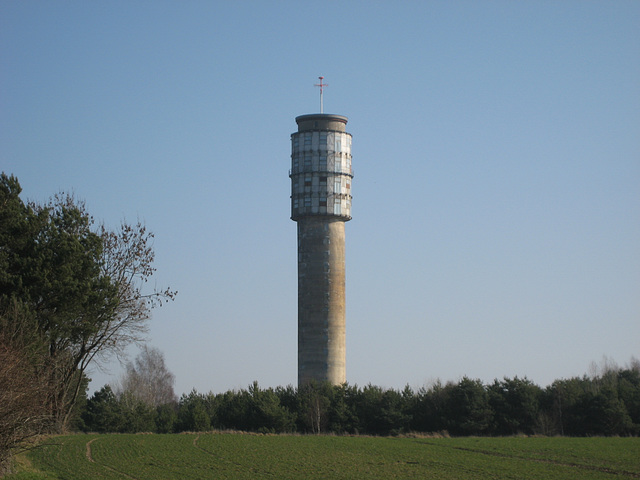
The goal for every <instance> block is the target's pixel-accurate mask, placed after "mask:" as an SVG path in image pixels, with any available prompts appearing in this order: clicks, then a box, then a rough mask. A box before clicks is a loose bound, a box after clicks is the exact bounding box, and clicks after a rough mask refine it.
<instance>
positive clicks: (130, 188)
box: [0, 1, 640, 393]
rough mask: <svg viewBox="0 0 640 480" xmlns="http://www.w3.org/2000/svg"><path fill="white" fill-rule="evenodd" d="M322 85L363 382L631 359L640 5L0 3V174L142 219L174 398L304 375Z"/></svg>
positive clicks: (543, 372)
mask: <svg viewBox="0 0 640 480" xmlns="http://www.w3.org/2000/svg"><path fill="white" fill-rule="evenodd" d="M320 75H323V76H324V77H325V81H326V82H327V83H328V84H329V86H328V87H327V88H326V89H325V95H324V111H325V112H327V113H336V114H341V115H345V116H347V117H349V123H348V125H347V130H348V131H349V132H350V133H351V134H352V135H353V168H354V173H355V178H354V181H353V196H354V198H353V212H352V213H353V220H352V221H350V222H349V223H348V224H347V225H346V235H347V243H346V245H347V378H348V381H349V382H350V383H351V384H359V385H363V384H367V383H369V382H371V383H373V384H377V385H381V386H386V387H396V388H401V387H403V386H404V385H406V384H409V385H411V386H413V387H420V386H422V385H425V384H428V383H429V382H430V381H432V380H434V379H436V378H440V379H442V380H444V381H446V380H457V379H459V378H461V377H462V376H463V375H467V376H470V377H473V378H480V379H481V380H483V381H486V382H491V381H492V380H493V379H494V378H502V377H503V376H509V377H513V376H515V375H518V376H520V377H522V376H527V377H529V378H530V379H532V380H533V381H535V382H536V383H538V384H540V385H541V386H546V385H547V384H549V383H551V382H552V381H553V380H554V379H557V378H566V377H570V376H574V375H582V374H584V373H587V372H588V369H589V365H590V363H591V362H592V361H596V362H598V361H600V360H601V359H602V357H603V356H607V357H609V358H610V359H612V360H614V361H616V362H618V363H619V364H621V365H624V364H625V363H626V362H628V361H629V360H630V359H631V357H632V356H635V357H640V188H639V187H640V3H639V2H636V1H616V2H609V1H599V2H592V1H564V2H556V1H535V2H534V1H531V2H527V1H523V2H511V1H508V2H507V1H505V2H501V1H485V2H475V1H473V2H471V1H461V2H444V1H442V2H440V1H438V2H435V1H433V2H426V1H425V2H417V1H416V2H412V1H407V2H400V3H398V2H379V1H371V2H364V1H362V2H358V1H354V2H334V1H327V2H324V3H318V2H299V1H298V2H284V1H280V2H257V1H242V2H196V1H189V2H166V1H153V2H151V1H137V2H129V1H126V2H125V1H112V2H79V1H72V2H61V1H53V2H45V1H26V2H19V1H5V2H1V3H0V170H3V171H5V172H7V173H13V174H15V175H16V176H17V177H18V179H19V180H20V182H21V184H22V186H23V197H24V199H25V200H26V199H30V200H35V201H40V202H44V201H45V200H46V199H47V198H48V197H49V196H51V195H52V194H54V193H56V192H58V191H60V190H65V191H73V192H75V194H76V196H77V197H79V198H81V199H84V200H85V201H86V203H87V207H88V209H89V210H90V212H91V213H92V214H93V215H94V216H95V217H96V218H97V219H98V220H100V221H103V222H104V223H106V224H107V225H108V226H113V227H115V226H117V225H118V224H119V222H120V221H121V220H122V219H126V220H127V221H129V222H135V221H136V220H137V219H141V220H143V221H144V222H145V223H146V225H147V227H148V228H149V229H150V230H152V231H153V232H155V234H156V238H155V250H156V267H157V269H158V271H157V275H156V278H155V279H154V282H157V284H158V286H165V285H170V286H171V287H172V288H174V289H177V290H178V291H179V295H178V297H177V299H176V301H175V302H174V303H172V304H169V305H168V306H165V307H163V308H161V309H159V310H155V311H154V314H153V318H152V320H151V321H150V334H149V343H150V344H151V345H153V346H155V347H158V348H160V349H161V350H162V351H163V352H164V354H165V357H166V361H167V364H168V366H169V368H170V369H171V370H172V371H173V372H174V373H175V375H176V377H177V380H176V390H177V391H178V393H182V392H188V391H190V390H191V389H192V388H196V389H197V390H198V391H204V392H206V391H209V390H212V391H214V392H220V391H225V390H227V389H231V388H244V387H246V386H247V385H248V384H249V383H251V382H252V381H253V380H257V381H258V382H259V383H260V384H261V385H262V386H277V385H287V384H295V382H296V371H297V365H296V361H297V353H296V352H297V333H296V328H297V311H296V309H297V303H296V302H297V293H296V289H297V283H296V282H297V277H296V229H295V224H294V222H292V221H291V220H290V219H289V213H290V212H289V194H290V184H289V178H288V175H287V172H288V169H289V168H290V141H289V135H290V134H291V133H292V132H294V131H295V130H296V124H295V120H294V119H295V117H296V116H297V115H301V114H306V113H316V112H318V111H319V94H318V90H317V88H314V86H313V85H314V83H317V77H318V76H320ZM135 354H136V350H135V349H131V355H132V356H135ZM120 372H121V367H120V366H119V364H118V363H117V362H115V361H114V362H112V363H110V364H108V365H106V371H95V372H93V375H92V377H93V379H94V381H93V383H92V389H97V388H99V387H101V386H102V385H103V384H104V383H107V382H112V381H113V380H114V379H115V378H117V376H118V375H119V374H120Z"/></svg>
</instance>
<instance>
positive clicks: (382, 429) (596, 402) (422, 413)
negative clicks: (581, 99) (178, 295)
mask: <svg viewBox="0 0 640 480" xmlns="http://www.w3.org/2000/svg"><path fill="white" fill-rule="evenodd" d="M77 427H78V428H79V429H80V430H82V431H86V432H121V433H134V432H157V433H177V432H186V431H208V430H212V429H221V430H240V431H251V432H260V433H293V432H297V433H335V434H356V435H357V434H366V435H399V434H406V433H410V432H440V433H443V434H449V435H517V434H526V435H533V434H540V435H572V436H591V435H638V434H639V433H640V362H638V361H637V360H632V362H631V365H630V366H629V367H627V368H610V369H608V370H607V371H605V372H603V373H602V374H599V375H596V376H586V375H585V376H583V377H576V378H571V379H564V380H556V381H555V382H553V383H552V384H551V385H549V386H548V387H546V388H541V387H539V386H538V385H536V384H534V383H533V382H531V381H530V380H528V379H527V378H518V377H515V378H504V379H502V380H497V379H496V380H495V381H494V382H493V383H490V384H483V382H481V381H480V380H474V379H470V378H467V377H464V378H462V379H461V380H460V381H459V382H457V383H455V382H448V383H445V384H443V383H441V382H436V383H434V384H433V385H431V386H429V387H424V388H420V389H418V390H417V391H414V390H413V389H411V388H409V387H405V388H404V389H403V390H395V389H386V388H382V387H378V386H374V385H366V386H364V387H358V386H357V385H353V386H351V385H348V384H344V385H340V386H332V385H330V384H328V383H310V384H307V385H304V386H302V387H300V388H294V387H292V386H287V387H277V388H260V387H259V385H258V383H257V382H254V383H253V384H252V385H249V386H248V388H246V389H241V390H230V391H227V392H225V393H218V394H214V393H211V392H210V393H206V394H205V393H199V392H197V391H196V390H193V391H191V392H190V393H188V394H184V395H182V396H181V397H180V399H179V400H175V401H172V402H167V403H163V404H160V405H153V404H152V403H150V402H145V401H144V400H142V398H141V397H138V396H137V395H136V394H135V392H134V391H131V390H129V391H120V392H114V390H112V388H111V387H110V386H109V385H105V386H104V387H103V388H102V389H100V390H99V391H98V392H96V393H95V394H94V395H93V396H92V397H91V398H89V399H88V401H87V403H86V406H85V408H84V409H83V411H82V412H81V414H80V416H79V418H78V424H77Z"/></svg>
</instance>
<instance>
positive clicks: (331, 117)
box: [296, 113, 349, 132]
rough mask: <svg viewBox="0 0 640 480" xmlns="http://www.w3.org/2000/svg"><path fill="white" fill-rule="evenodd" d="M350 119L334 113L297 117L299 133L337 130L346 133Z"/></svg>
mask: <svg viewBox="0 0 640 480" xmlns="http://www.w3.org/2000/svg"><path fill="white" fill-rule="evenodd" d="M348 120H349V119H348V118H347V117H345V116H343V115H335V114H332V113H310V114H307V115H300V116H298V117H296V123H297V124H298V132H307V131H310V130H315V131H317V130H335V131H338V132H344V131H346V130H345V126H346V125H347V121H348Z"/></svg>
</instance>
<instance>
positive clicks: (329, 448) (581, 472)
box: [6, 433, 640, 480]
mask: <svg viewBox="0 0 640 480" xmlns="http://www.w3.org/2000/svg"><path fill="white" fill-rule="evenodd" d="M6 478H7V479H11V480H27V479H28V480H42V479H64V480H74V479H77V480H86V479H137V480H143V479H145V480H146V479H149V480H152V479H245V478H278V479H314V478H325V479H346V478H349V479H362V478H366V479H375V478H380V479H389V478H402V479H406V478H422V479H424V478H437V479H545V480H552V479H562V480H567V479H614V478H616V479H623V478H640V438H545V437H533V438H526V437H509V438H475V437H470V438H426V437H418V438H404V437H403V438H388V437H341V436H294V435H250V434H233V433H201V434H197V433H194V434H176V435H154V434H150V435H68V436H60V437H54V438H51V439H49V440H48V441H47V442H46V443H45V444H44V445H43V446H41V447H40V448H37V449H35V450H33V451H31V452H29V453H28V454H24V455H22V456H21V457H20V458H19V464H18V471H17V473H15V474H13V475H9V476H7V477H6Z"/></svg>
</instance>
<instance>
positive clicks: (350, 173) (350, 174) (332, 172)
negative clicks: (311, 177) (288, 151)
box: [289, 168, 353, 178]
mask: <svg viewBox="0 0 640 480" xmlns="http://www.w3.org/2000/svg"><path fill="white" fill-rule="evenodd" d="M291 171H292V170H291V169H289V178H291V177H293V176H294V175H302V174H303V173H318V174H322V173H326V174H327V176H329V175H346V176H347V177H351V178H353V168H349V171H348V172H347V171H345V170H305V169H304V168H299V169H298V171H297V172H293V173H291Z"/></svg>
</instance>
